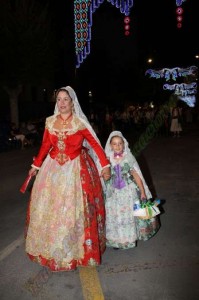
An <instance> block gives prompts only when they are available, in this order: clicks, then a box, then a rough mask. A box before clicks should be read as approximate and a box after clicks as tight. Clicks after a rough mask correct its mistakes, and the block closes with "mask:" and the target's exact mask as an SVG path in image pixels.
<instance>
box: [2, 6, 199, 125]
mask: <svg viewBox="0 0 199 300" xmlns="http://www.w3.org/2000/svg"><path fill="white" fill-rule="evenodd" d="M6 1H7V0H2V1H0V5H1V8H2V7H3V4H5V3H6ZM8 1H10V2H11V3H12V4H13V7H15V5H16V3H17V0H8ZM32 1H33V2H38V3H40V4H41V1H39V0H32ZM197 2H198V0H187V1H185V2H183V4H182V7H183V9H184V13H183V21H182V28H181V29H178V28H177V26H176V25H177V21H176V8H177V7H176V1H175V0H161V1H160V0H134V5H133V7H132V9H131V13H130V18H131V22H130V35H129V36H125V35H124V15H123V14H121V13H120V11H119V9H118V8H116V7H115V6H113V5H111V4H110V3H109V2H108V1H106V0H105V1H104V3H102V4H101V6H100V7H99V8H98V9H97V10H96V12H95V13H94V14H93V26H92V40H91V53H90V55H88V57H87V58H86V59H85V60H84V62H83V63H82V64H81V65H80V68H76V67H75V66H76V57H75V42H74V9H73V5H74V1H70V0H57V1H54V0H43V1H42V4H48V5H49V7H48V12H49V19H50V18H51V19H52V34H53V35H54V43H53V47H52V48H51V49H50V51H51V52H52V53H51V54H52V56H53V55H54V57H56V59H55V62H53V63H54V64H55V65H53V64H52V62H51V61H49V63H47V65H46V67H45V66H44V67H43V70H45V68H47V67H49V65H51V64H52V67H51V69H52V68H53V73H54V74H53V79H52V81H51V86H50V89H49V91H50V92H48V95H47V93H46V92H44V95H43V103H42V102H41V101H40V102H39V104H38V103H34V102H36V101H38V100H36V98H37V97H36V94H37V93H36V89H37V86H36V85H37V83H34V82H33V84H34V85H35V86H34V87H33V88H31V95H30V96H31V97H30V98H31V99H29V96H28V95H27V93H25V92H23V94H21V95H20V97H19V105H20V114H21V115H20V118H22V119H25V118H29V117H30V116H31V115H33V116H34V115H36V112H37V115H38V116H39V115H43V114H51V113H52V108H51V106H53V105H54V104H53V103H51V104H52V105H51V106H50V108H49V109H46V107H47V106H48V104H47V103H48V102H49V101H50V100H51V99H50V98H51V95H52V94H53V91H54V90H55V89H57V88H59V87H61V86H66V85H71V86H72V87H73V88H74V89H75V90H76V92H77V95H78V98H79V101H80V103H81V105H82V107H83V109H85V110H87V111H88V110H89V109H90V106H92V107H93V108H96V109H97V108H99V107H105V106H108V107H111V108H115V107H117V106H122V105H127V104H134V103H140V104H142V103H144V102H149V101H154V102H158V103H160V104H161V103H163V102H164V101H165V100H166V98H168V96H169V95H168V93H167V92H165V91H163V90H162V84H163V82H162V81H161V80H155V79H151V78H147V77H146V76H145V71H146V70H147V69H148V68H152V69H162V68H174V67H185V68H186V67H189V66H191V65H197V66H198V60H197V59H196V58H195V55H196V54H199V49H198V44H199V43H198V32H197V31H198V20H199V14H198V3H197ZM1 42H2V47H4V41H3V40H2V41H1ZM38 44H39V42H38ZM18 47H20V46H19V45H18ZM8 49H9V47H8ZM31 51H32V52H34V49H33V50H32V49H30V52H31ZM8 52H9V51H8ZM3 55H4V57H1V59H0V62H3V61H4V58H5V56H6V55H7V53H4V54H3ZM13 55H15V52H13V53H12V56H13ZM149 57H150V58H152V59H153V63H152V64H149V63H147V59H148V58H149ZM18 59H19V57H18V56H17V55H16V59H15V61H18ZM20 59H21V60H22V62H23V55H22V56H21V57H20ZM26 60H27V61H28V57H27V56H26ZM27 64H28V63H27ZM27 64H26V65H27ZM1 70H2V72H1V77H3V71H4V70H6V71H8V72H10V73H11V71H12V66H10V67H9V68H7V67H5V68H4V69H3V68H1ZM51 71H52V70H51ZM47 72H48V71H46V73H47ZM37 73H38V74H39V75H37V76H40V72H39V70H37ZM44 74H45V72H44ZM37 76H35V77H34V76H33V77H34V78H36V77H37ZM41 77H42V75H41ZM43 77H45V75H44V76H43ZM34 78H33V79H32V78H31V80H32V81H34ZM41 79H43V81H45V78H41ZM28 80H29V79H27V82H26V83H25V84H26V85H27V83H29V82H28ZM30 84H32V83H30ZM42 88H44V90H45V88H46V87H45V85H43V87H42ZM89 91H91V92H92V99H91V98H89V96H88V94H89ZM29 94H30V93H29ZM0 97H1V99H2V101H3V103H5V105H7V106H8V105H9V104H8V98H7V97H8V96H7V95H6V93H5V91H4V90H3V88H2V89H1V91H0ZM27 100H28V101H29V102H31V103H27V105H25V104H24V101H27ZM38 105H39V107H40V112H39V110H38ZM2 111H3V110H2ZM7 111H8V108H6V113H7ZM2 115H5V113H4V112H3V113H2Z"/></svg>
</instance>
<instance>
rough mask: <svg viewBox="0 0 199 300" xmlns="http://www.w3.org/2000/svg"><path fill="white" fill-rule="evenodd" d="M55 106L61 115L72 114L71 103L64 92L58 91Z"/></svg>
mask: <svg viewBox="0 0 199 300" xmlns="http://www.w3.org/2000/svg"><path fill="white" fill-rule="evenodd" d="M57 106H58V110H59V112H60V113H61V114H67V113H70V112H72V107H73V101H72V99H71V98H70V96H69V95H68V93H67V92H65V91H60V92H59V93H58V95H57Z"/></svg>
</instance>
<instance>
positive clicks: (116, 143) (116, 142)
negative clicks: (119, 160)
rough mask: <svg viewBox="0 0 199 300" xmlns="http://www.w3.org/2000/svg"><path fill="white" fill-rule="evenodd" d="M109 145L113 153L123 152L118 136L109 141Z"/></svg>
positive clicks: (120, 139) (122, 144)
mask: <svg viewBox="0 0 199 300" xmlns="http://www.w3.org/2000/svg"><path fill="white" fill-rule="evenodd" d="M110 145H111V149H112V151H114V152H115V153H120V152H122V151H123V150H124V141H123V139H122V138H121V137H119V136H114V137H113V138H112V139H111V142H110Z"/></svg>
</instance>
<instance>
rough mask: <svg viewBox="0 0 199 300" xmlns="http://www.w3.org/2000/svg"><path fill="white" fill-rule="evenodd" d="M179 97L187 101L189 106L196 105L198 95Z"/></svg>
mask: <svg viewBox="0 0 199 300" xmlns="http://www.w3.org/2000/svg"><path fill="white" fill-rule="evenodd" d="M179 99H180V100H182V101H183V102H185V103H186V104H187V105H188V106H189V107H194V106H195V103H196V96H195V95H192V96H179Z"/></svg>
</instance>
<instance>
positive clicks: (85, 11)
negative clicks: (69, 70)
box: [74, 0, 133, 68]
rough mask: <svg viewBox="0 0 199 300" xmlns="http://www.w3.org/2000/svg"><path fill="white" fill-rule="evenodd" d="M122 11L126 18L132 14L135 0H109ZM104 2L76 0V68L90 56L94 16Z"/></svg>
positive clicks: (98, 0) (100, 0)
mask: <svg viewBox="0 0 199 300" xmlns="http://www.w3.org/2000/svg"><path fill="white" fill-rule="evenodd" d="M107 1H108V2H110V3H111V4H112V5H114V6H116V7H117V8H119V9H120V12H121V13H122V14H124V15H125V16H128V15H129V14H130V9H131V7H132V6H133V0H107ZM103 2H104V0H74V25H75V52H76V57H77V62H76V68H79V67H80V64H81V63H82V62H83V60H84V59H85V58H86V57H87V56H88V54H90V42H91V28H92V15H93V13H94V12H95V11H96V9H97V8H98V7H99V6H100V5H101V4H102V3H103Z"/></svg>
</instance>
